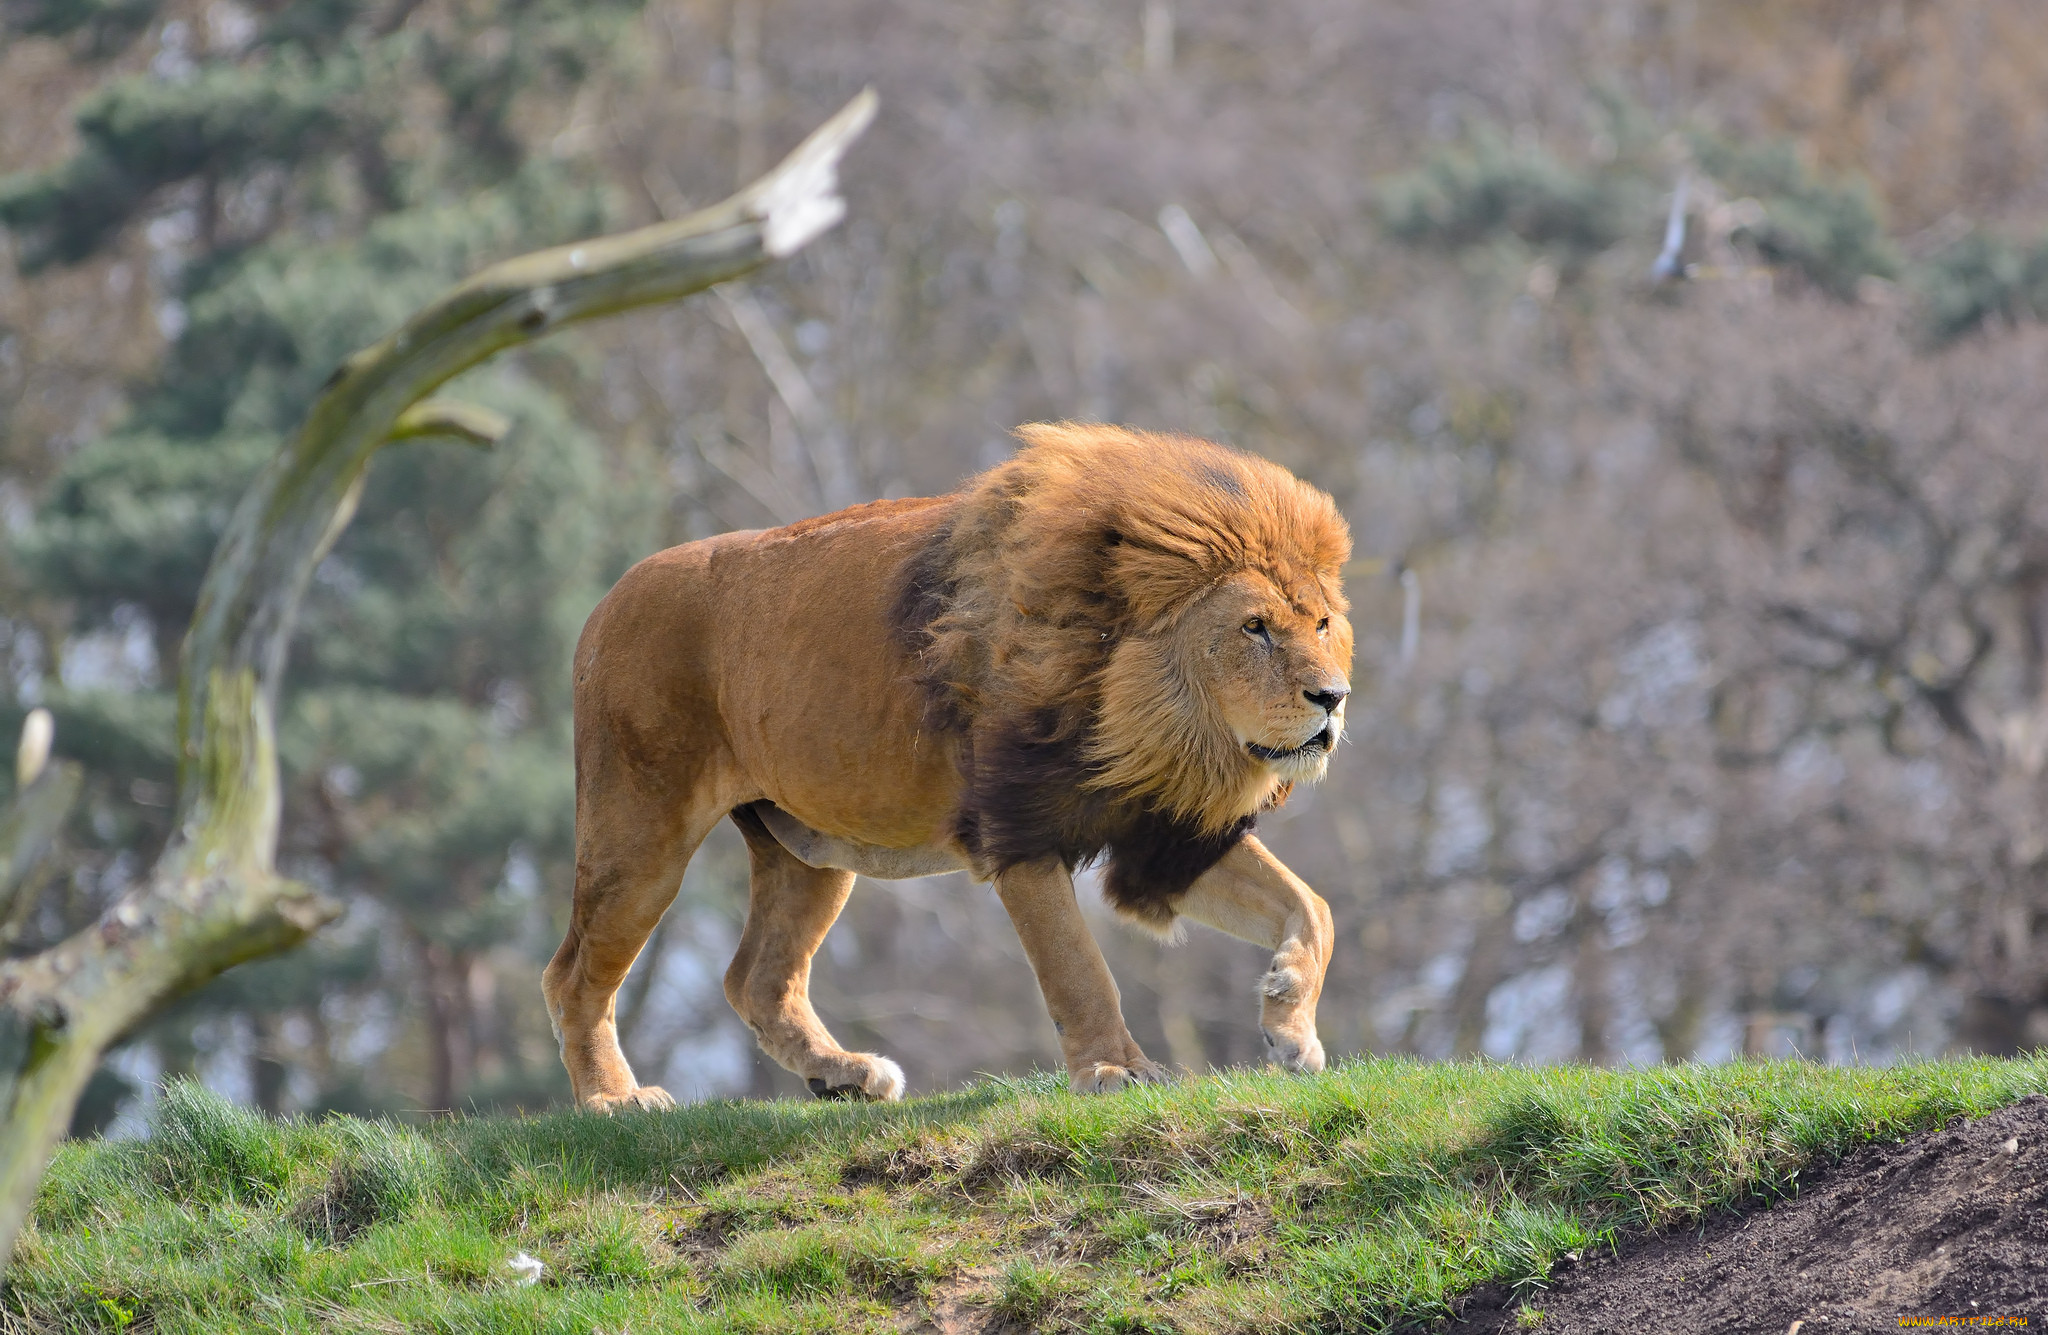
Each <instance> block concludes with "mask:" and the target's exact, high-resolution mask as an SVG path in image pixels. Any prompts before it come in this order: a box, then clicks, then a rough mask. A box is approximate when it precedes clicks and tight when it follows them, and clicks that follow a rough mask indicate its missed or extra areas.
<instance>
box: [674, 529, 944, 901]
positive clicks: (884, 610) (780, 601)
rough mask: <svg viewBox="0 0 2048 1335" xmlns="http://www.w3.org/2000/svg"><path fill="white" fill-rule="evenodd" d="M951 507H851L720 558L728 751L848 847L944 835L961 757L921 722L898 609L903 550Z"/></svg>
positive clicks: (919, 541) (765, 786) (935, 840)
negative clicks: (897, 634) (899, 636)
mask: <svg viewBox="0 0 2048 1335" xmlns="http://www.w3.org/2000/svg"><path fill="white" fill-rule="evenodd" d="M948 509H949V507H948V506H947V505H946V504H945V503H943V502H938V503H930V504H924V505H918V506H906V507H902V508H892V507H887V506H883V507H876V508H875V511H874V512H872V513H869V514H863V513H862V512H860V511H855V512H851V513H849V514H848V515H846V516H844V517H840V516H833V517H828V519H827V521H825V522H822V523H818V524H815V525H802V526H797V527H795V528H793V529H783V530H773V531H771V532H769V533H766V534H763V535H762V537H761V539H759V540H757V541H755V542H751V543H747V544H743V545H736V546H734V547H731V548H728V549H726V552H725V553H721V554H720V556H719V557H718V558H716V559H714V561H713V566H712V572H711V573H712V576H713V581H712V582H713V583H714V584H715V585H716V586H717V588H718V596H719V601H720V602H721V604H722V605H723V606H724V607H726V608H728V609H731V611H730V614H728V615H726V616H724V617H722V618H721V632H720V635H719V639H720V646H719V654H718V658H719V671H718V678H719V691H718V695H719V713H720V716H721V720H722V722H723V724H724V731H725V734H726V737H727V740H728V744H729V745H730V747H731V749H732V752H733V755H734V758H735V759H736V760H737V761H738V762H739V764H740V767H741V768H742V769H743V770H744V771H745V773H746V775H747V777H748V779H750V780H751V786H752V787H753V788H754V789H756V790H757V791H758V792H759V793H760V795H761V796H762V797H765V798H767V799H768V800H769V801H772V802H774V803H775V805H776V806H777V807H779V808H781V809H782V810H783V811H785V812H787V813H789V814H790V815H791V816H793V817H794V818H795V819H796V820H797V821H799V822H801V823H802V824H803V825H804V826H807V827H809V828H810V829H811V830H812V831H814V832H816V833H817V834H819V835H823V836H829V837H832V838H835V839H839V840H844V841H848V843H849V846H851V845H866V846H872V847H874V848H877V849H883V850H904V849H915V848H925V847H935V846H943V845H945V844H947V843H949V842H950V834H951V827H952V822H953V817H954V813H955V809H956V808H957V806H958V804H959V797H960V774H959V768H958V765H957V763H956V762H955V759H954V755H953V749H952V746H951V745H950V743H949V742H948V741H947V739H946V738H945V737H944V736H943V735H942V734H940V733H938V732H936V731H934V730H932V729H931V728H929V727H928V726H927V724H926V721H925V699H924V692H923V690H922V688H921V687H919V686H918V684H917V683H916V681H914V680H913V679H912V677H911V674H910V667H909V664H908V663H907V662H906V661H905V659H904V657H903V653H902V651H901V650H900V649H899V648H898V647H897V645H896V643H895V639H894V634H893V628H892V626H891V622H890V614H891V611H892V608H893V605H894V602H895V597H896V590H897V586H898V583H899V578H900V572H901V570H902V567H903V564H904V562H906V561H907V560H909V559H910V557H911V556H912V555H913V554H914V553H915V552H916V551H918V550H919V548H920V547H921V546H922V545H923V543H924V541H925V539H926V538H927V537H928V536H929V534H930V532H931V530H932V528H933V527H934V526H935V524H936V523H938V522H942V521H943V518H944V516H945V514H946V513H947V512H948ZM727 553H729V554H727ZM733 631H739V632H740V633H739V634H732V633H731V632H733ZM854 870H859V868H854ZM916 874H922V873H916Z"/></svg>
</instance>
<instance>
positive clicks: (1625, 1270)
mask: <svg viewBox="0 0 2048 1335" xmlns="http://www.w3.org/2000/svg"><path fill="white" fill-rule="evenodd" d="M1537 1312H1540V1313H1541V1317H1540V1318H1537V1317H1536V1315H1535V1314H1536V1313H1537ZM1928 1318H1933V1319H1934V1320H1927V1319H1928ZM1940 1318H1953V1320H1951V1321H1948V1322H1940V1321H1939V1319H1940ZM1971 1318H1975V1320H1971ZM1993 1318H2009V1319H2010V1320H2008V1321H2006V1322H2004V1323H2002V1324H2003V1325H2004V1326H2005V1328H2014V1327H2018V1326H2020V1325H2021V1324H2022V1323H2024V1324H2025V1325H2026V1326H2030V1327H2034V1328H2039V1327H2041V1326H2043V1325H2048V1098H2044V1097H2042V1096H2041V1095H2039V1094H2035V1095H2030V1096H2029V1097H2027V1098H2025V1099H2023V1100H2021V1101H2020V1102H2019V1103H2016V1104H2014V1105H2013V1106H2011V1107H2009V1108H2003V1109H2000V1110H1999V1111H1997V1112H1995V1113H1992V1114H1990V1115H1988V1116H1986V1117H1982V1118H1979V1119H1978V1120H1976V1121H1974V1122H1962V1121H1958V1122H1956V1123H1953V1124H1951V1125H1950V1126H1949V1127H1947V1128H1945V1129H1943V1130H1940V1131H1929V1132H1925V1133H1923V1134H1921V1135H1917V1136H1913V1137H1910V1138H1909V1139H1907V1140H1905V1141H1903V1142H1900V1143H1898V1144H1889V1145H1886V1144H1879V1145H1868V1146H1865V1147H1863V1148H1862V1149H1859V1150H1857V1151H1856V1152H1854V1153H1853V1154H1851V1155H1849V1156H1848V1157H1847V1158H1845V1159H1843V1160H1841V1161H1840V1162H1839V1163H1837V1164H1834V1165H1833V1166H1831V1167H1828V1168H1824V1169H1817V1170H1815V1171H1814V1172H1813V1173H1812V1175H1811V1176H1810V1177H1807V1178H1805V1179H1803V1181H1802V1184H1801V1186H1800V1189H1799V1193H1798V1195H1797V1196H1796V1197H1793V1198H1791V1199H1788V1200H1784V1201H1781V1202H1780V1203H1778V1204H1777V1205H1775V1206H1774V1207H1772V1208H1770V1209H1759V1210H1754V1211H1750V1212H1747V1213H1740V1214H1736V1213H1731V1214H1726V1215H1723V1216H1720V1217H1719V1218H1716V1219H1713V1220H1710V1221H1708V1223H1707V1224H1706V1225H1705V1227H1704V1228H1699V1229H1693V1230H1689V1231H1686V1232H1681V1233H1667V1234H1662V1235H1655V1236H1650V1237H1645V1238H1640V1239H1637V1240H1634V1241H1632V1242H1630V1243H1627V1244H1625V1245H1624V1246H1623V1247H1622V1248H1621V1250H1620V1253H1619V1255H1611V1254H1602V1255H1600V1256H1589V1257H1587V1258H1586V1259H1585V1260H1584V1261H1581V1262H1579V1263H1577V1264H1571V1265H1565V1266H1561V1267H1559V1268H1558V1270H1557V1271H1555V1272H1554V1273H1553V1275H1552V1276H1551V1285H1550V1287H1549V1288H1548V1289H1545V1290H1542V1291H1539V1292H1535V1293H1529V1294H1526V1295H1525V1296H1524V1298H1523V1299H1522V1300H1520V1301H1517V1300H1515V1298H1514V1297H1513V1295H1511V1294H1509V1293H1507V1292H1505V1291H1503V1290H1500V1289H1497V1288H1487V1289H1481V1290H1476V1291H1474V1292H1473V1293H1471V1294H1469V1295H1468V1296H1467V1299H1466V1301H1465V1303H1464V1305H1463V1310H1462V1311H1461V1312H1460V1314H1459V1316H1458V1317H1457V1318H1456V1319H1454V1320H1450V1321H1446V1322H1443V1323H1440V1324H1439V1325H1438V1326H1437V1327H1436V1329H1438V1330H1443V1331H1452V1332H1459V1335H1464V1333H1465V1332H1475V1333H1476V1332H1495V1331H1518V1332H1519V1331H1532V1330H1533V1331H1539V1332H1542V1333H1543V1335H1553V1333H1554V1335H1604V1333H1605V1332H1610V1331H1615V1332H1619V1331H1630V1332H1634V1331H1643V1330H1656V1331H1660V1332H1666V1333H1667V1335H1690V1333H1692V1332H1699V1333H1700V1335H1706V1333H1707V1332H1715V1333H1716V1335H1718V1333H1719V1332H1738V1331H1739V1332H1744V1333H1745V1335H1747V1333H1748V1332H1773V1333H1775V1335H1782V1333H1783V1332H1788V1331H1790V1332H1794V1335H1827V1333H1828V1332H1840V1331H1875V1330H1887V1331H1896V1330H1899V1329H1901V1328H1902V1327H1908V1325H1909V1323H1910V1324H1911V1325H1913V1326H1923V1325H1924V1326H1925V1327H1927V1328H1932V1329H1940V1328H1943V1327H1944V1326H1946V1327H1948V1328H1955V1329H1971V1330H1976V1329H1986V1328H1991V1329H1997V1328H2000V1327H1999V1324H1997V1323H1994V1321H1993V1320H1992V1319H1993Z"/></svg>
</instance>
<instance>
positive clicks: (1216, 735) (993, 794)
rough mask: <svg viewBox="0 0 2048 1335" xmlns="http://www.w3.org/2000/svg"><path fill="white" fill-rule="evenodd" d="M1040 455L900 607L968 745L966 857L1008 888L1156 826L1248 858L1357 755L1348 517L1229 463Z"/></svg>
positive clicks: (1124, 441) (1173, 455) (1092, 439)
mask: <svg viewBox="0 0 2048 1335" xmlns="http://www.w3.org/2000/svg"><path fill="white" fill-rule="evenodd" d="M1017 435H1018V436H1019V437H1020V438H1022V439H1023V441H1024V443H1025V448H1024V449H1022V450H1020V451H1018V453H1017V454H1016V455H1015V456H1014V457H1013V458H1011V459H1010V460H1009V461H1008V462H1006V463H1003V464H1001V465H999V466H997V467H996V468H993V469H991V470H989V471H988V472H987V473H984V474H982V475H981V476H980V477H978V478H976V479H974V480H973V481H972V482H970V483H969V484H968V486H967V487H966V488H965V489H964V490H963V491H962V492H961V493H960V495H959V498H958V502H957V510H956V512H955V514H954V516H953V518H952V521H951V523H950V524H949V525H948V526H947V528H946V530H945V531H944V532H942V533H941V534H940V535H939V536H938V537H937V538H936V539H935V540H934V541H933V543H932V545H931V547H930V548H929V549H928V550H927V551H926V552H925V553H924V555H923V556H922V557H921V558H920V559H919V560H918V561H917V562H915V563H914V564H913V568H912V570H911V572H910V575H909V578H908V581H907V584H906V588H905V589H904V592H903V597H902V600H901V602H900V603H899V619H900V623H901V628H902V631H903V633H904V642H905V644H906V647H908V648H910V649H911V650H913V651H914V653H915V654H916V656H917V660H918V664H919V670H920V672H921V675H922V677H923V680H924V681H925V682H926V683H927V685H928V687H929V688H930V689H931V691H932V693H933V698H934V703H935V705H936V706H937V709H936V710H935V717H938V718H940V719H942V720H944V721H945V725H946V726H947V727H948V728H949V729H950V730H951V731H952V732H953V733H954V734H955V735H956V736H957V737H958V738H959V739H960V743H961V758H962V765H963V768H964V769H965V770H966V771H967V778H968V785H967V799H966V809H965V810H964V811H963V819H962V838H963V841H964V842H966V843H967V845H968V847H969V849H970V850H972V851H974V852H975V853H976V855H977V857H979V858H982V859H983V860H984V861H986V862H988V863H990V864H991V865H993V866H994V867H997V868H1000V867H1001V866H1003V865H1008V864H1010V863H1014V862H1018V861H1022V860H1025V859H1027V858H1031V857H1037V856H1042V855H1044V854H1046V853H1050V852H1056V853H1058V854H1059V855H1060V856H1062V857H1064V858H1065V859H1067V860H1068V861H1069V862H1073V861H1076V860H1079V859H1081V858H1086V857H1091V856H1093V855H1094V854H1096V853H1098V852H1100V851H1101V850H1102V849H1104V848H1109V849H1110V850H1111V852H1112V855H1113V856H1114V854H1115V853H1116V851H1117V848H1118V846H1119V845H1121V844H1125V843H1128V842H1129V840H1130V839H1131V838H1134V837H1136V836H1135V835H1134V834H1133V833H1132V831H1133V829H1134V828H1135V827H1137V826H1147V827H1148V828H1151V827H1157V826H1160V825H1162V824H1163V825H1164V826H1166V827H1170V828H1169V829H1167V830H1166V831H1165V833H1164V834H1160V832H1159V831H1158V830H1156V829H1152V832H1151V833H1150V834H1147V835H1146V837H1147V838H1148V839H1153V841H1154V842H1157V839H1156V838H1154V836H1157V837H1158V838H1168V837H1169V836H1171V835H1172V834H1173V833H1174V832H1175V831H1178V832H1180V833H1181V834H1183V835H1185V836H1186V837H1187V838H1190V839H1195V840H1198V841H1207V842H1215V841H1218V840H1221V841H1223V842H1222V844H1221V847H1222V848H1227V847H1228V846H1229V842H1230V841H1234V840H1235V839H1236V838H1237V837H1238V835H1239V834H1241V833H1242V831H1243V830H1244V829H1245V828H1248V826H1249V823H1250V818H1251V817H1252V816H1253V815H1254V814H1255V813H1257V812H1258V811H1259V810H1261V809H1262V808H1264V807H1267V806H1270V805H1272V804H1273V803H1274V802H1276V801H1278V800H1279V799H1280V798H1282V797H1284V795H1285V790H1286V788H1287V787H1288V785H1290V784H1293V783H1295V782H1299V781H1303V780H1313V779H1318V778H1320V777H1322V774H1323V771H1324V768H1325V767H1326V765H1327V764H1328V761H1329V755H1330V751H1331V749H1332V748H1334V747H1335V745H1336V743H1337V740H1338V738H1339V737H1340V736H1341V735H1342V732H1343V717H1344V714H1343V704H1344V697H1345V694H1346V693H1347V692H1348V691H1349V689H1350V684H1349V669H1350V665H1351V625H1350V623H1349V622H1348V621H1347V620H1346V619H1345V616H1344V613H1345V609H1346V604H1345V601H1344V595H1343V590H1342V588H1341V586H1340V580H1339V572H1340V570H1341V568H1342V566H1343V564H1344V562H1345V560H1346V558H1347V557H1348V556H1349V554H1350V547H1351V540H1350V534H1349V531H1348V529H1347V528H1346V526H1345V523H1344V520H1343V517H1342V516H1340V515H1339V514H1338V513H1337V507H1336V505H1335V504H1334V503H1333V502H1332V501H1331V500H1330V498H1329V497H1328V496H1326V495H1325V494H1323V493H1322V492H1321V491H1318V490H1316V489H1315V488H1314V487H1311V486H1309V485H1308V484H1306V483H1304V482H1302V481H1300V480H1299V479H1297V478H1296V477H1295V476H1294V475H1293V474H1291V473H1289V472H1288V471H1287V470H1286V469H1284V468H1281V467H1280V466H1279V465H1277V464H1273V463H1270V462H1267V461H1266V460H1263V459H1259V458H1255V457H1253V456H1250V455H1246V454H1241V453H1239V452H1237V451H1235V450H1230V449H1226V448H1224V447H1222V446H1220V445H1214V444H1211V443H1210V442H1208V441H1203V440H1196V439H1193V438H1190V437H1186V436H1169V435H1155V434H1150V433H1145V432H1137V431H1130V430H1126V429H1124V428H1121V427H1110V426H1093V425H1076V424H1071V423H1065V424H1059V425H1039V426H1027V427H1021V428H1019V429H1018V431H1017ZM1170 841H1171V840H1170V838H1169V842H1170ZM1218 855H1219V856H1220V853H1219V854H1218ZM1211 860H1213V859H1211ZM1205 865H1206V864H1205Z"/></svg>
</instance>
